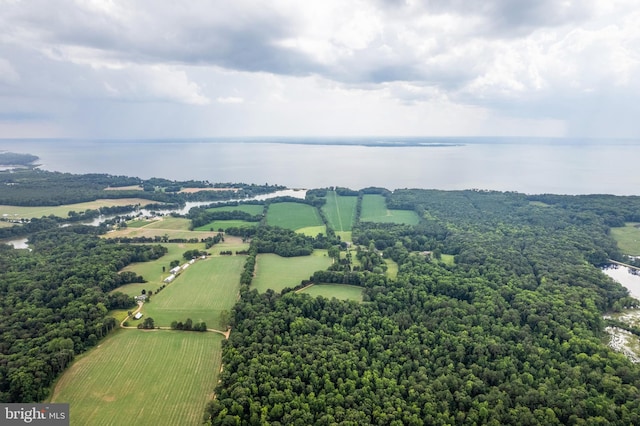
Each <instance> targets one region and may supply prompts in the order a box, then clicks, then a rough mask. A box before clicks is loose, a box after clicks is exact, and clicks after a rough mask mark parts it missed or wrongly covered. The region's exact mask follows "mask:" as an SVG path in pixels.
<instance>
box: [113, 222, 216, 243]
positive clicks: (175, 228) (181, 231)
mask: <svg viewBox="0 0 640 426" xmlns="http://www.w3.org/2000/svg"><path fill="white" fill-rule="evenodd" d="M190 223H191V221H190V220H189V219H185V218H181V217H171V216H164V217H162V218H161V219H159V220H154V221H150V222H149V223H148V224H146V225H143V226H131V227H128V228H123V229H118V230H114V231H110V232H108V233H107V234H106V235H105V236H104V237H105V238H122V237H129V238H135V237H146V238H155V237H167V238H169V239H172V238H176V239H186V240H188V239H191V238H198V239H202V238H207V237H213V236H215V235H216V234H217V233H218V231H208V228H207V231H190V230H189V226H190Z"/></svg>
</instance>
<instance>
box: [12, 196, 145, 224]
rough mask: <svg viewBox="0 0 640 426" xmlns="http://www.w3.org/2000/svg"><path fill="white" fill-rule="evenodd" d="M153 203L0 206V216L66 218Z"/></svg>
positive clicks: (124, 201)
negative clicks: (72, 213) (109, 208)
mask: <svg viewBox="0 0 640 426" xmlns="http://www.w3.org/2000/svg"><path fill="white" fill-rule="evenodd" d="M150 203H154V201H150V200H145V199H144V198H117V199H113V200H112V199H108V200H107V199H105V200H95V201H88V202H86V203H77V204H65V205H62V206H41V207H21V206H7V205H0V216H2V215H4V214H6V215H8V216H9V217H11V218H13V219H21V218H28V219H31V218H34V217H36V218H40V217H42V216H49V215H54V216H58V217H63V218H64V217H68V216H69V212H70V211H75V212H78V213H79V212H83V211H85V210H96V209H99V208H100V207H114V206H128V205H135V204H140V205H141V206H146V205H147V204H150Z"/></svg>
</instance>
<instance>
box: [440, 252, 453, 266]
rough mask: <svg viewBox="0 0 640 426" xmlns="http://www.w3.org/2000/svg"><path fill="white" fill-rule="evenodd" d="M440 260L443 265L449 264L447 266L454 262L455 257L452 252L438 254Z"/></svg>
mask: <svg viewBox="0 0 640 426" xmlns="http://www.w3.org/2000/svg"><path fill="white" fill-rule="evenodd" d="M440 260H441V261H442V262H443V263H444V264H445V265H449V266H453V265H455V264H456V261H455V258H454V256H453V255H452V254H441V255H440Z"/></svg>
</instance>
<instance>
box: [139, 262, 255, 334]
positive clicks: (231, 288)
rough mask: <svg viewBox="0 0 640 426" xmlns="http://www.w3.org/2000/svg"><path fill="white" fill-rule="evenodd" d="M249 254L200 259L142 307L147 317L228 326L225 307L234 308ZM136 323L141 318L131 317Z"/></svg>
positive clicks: (158, 322)
mask: <svg viewBox="0 0 640 426" xmlns="http://www.w3.org/2000/svg"><path fill="white" fill-rule="evenodd" d="M245 260H246V257H245V256H217V257H210V258H207V259H205V260H198V261H197V262H196V263H194V264H193V265H191V266H190V267H189V268H188V269H187V270H185V271H183V272H182V273H181V274H180V276H178V277H177V278H176V279H175V280H174V281H173V282H172V283H171V284H169V285H168V286H167V287H165V289H164V290H162V291H161V292H160V293H158V294H156V295H153V296H151V302H150V303H145V304H144V307H143V308H142V312H143V314H144V317H143V319H144V318H145V317H152V318H153V319H154V322H155V325H156V326H170V325H171V322H172V321H182V322H184V321H185V320H186V319H187V318H191V319H192V320H193V322H194V323H198V322H203V321H204V322H206V323H207V327H209V328H217V329H222V330H224V329H226V326H227V324H223V323H222V319H221V317H220V314H221V312H222V311H231V308H232V307H233V305H234V304H235V303H236V301H237V297H238V291H239V290H240V274H241V273H242V267H243V266H244V262H245ZM130 324H131V325H133V326H135V325H136V324H137V321H130Z"/></svg>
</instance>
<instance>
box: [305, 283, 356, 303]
mask: <svg viewBox="0 0 640 426" xmlns="http://www.w3.org/2000/svg"><path fill="white" fill-rule="evenodd" d="M363 291H364V288H362V287H358V286H355V285H346V284H315V285H312V286H309V287H306V288H305V289H304V290H302V291H301V292H300V293H305V294H308V295H310V296H313V297H317V296H322V297H325V298H327V299H331V298H333V297H335V298H336V299H339V300H355V301H356V302H362V293H363Z"/></svg>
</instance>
